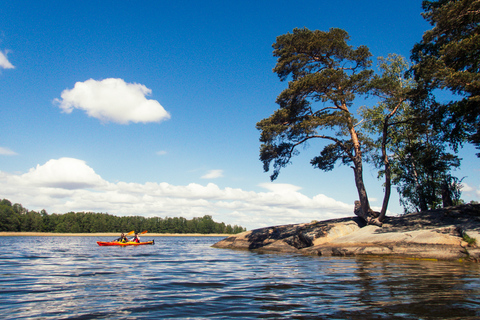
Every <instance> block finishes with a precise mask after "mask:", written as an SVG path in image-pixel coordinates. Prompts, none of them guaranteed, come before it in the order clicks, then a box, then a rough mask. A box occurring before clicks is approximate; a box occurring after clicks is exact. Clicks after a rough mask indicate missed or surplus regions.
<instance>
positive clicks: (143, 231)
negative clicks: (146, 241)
mask: <svg viewBox="0 0 480 320" xmlns="http://www.w3.org/2000/svg"><path fill="white" fill-rule="evenodd" d="M147 232H148V231H147V230H145V231H143V232H142V233H140V234H145V233H147Z"/></svg>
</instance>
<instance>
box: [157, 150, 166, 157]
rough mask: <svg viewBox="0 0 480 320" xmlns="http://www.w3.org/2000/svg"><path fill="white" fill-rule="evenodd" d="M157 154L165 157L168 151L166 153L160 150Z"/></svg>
mask: <svg viewBox="0 0 480 320" xmlns="http://www.w3.org/2000/svg"><path fill="white" fill-rule="evenodd" d="M156 153H157V155H159V156H164V155H166V154H167V151H165V150H160V151H157V152H156Z"/></svg>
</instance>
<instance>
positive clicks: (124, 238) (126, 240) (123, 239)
mask: <svg viewBox="0 0 480 320" xmlns="http://www.w3.org/2000/svg"><path fill="white" fill-rule="evenodd" d="M113 241H116V242H128V241H129V240H128V238H127V236H126V235H125V233H122V235H121V236H120V238H118V239H115V240H113Z"/></svg>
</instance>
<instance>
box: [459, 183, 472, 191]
mask: <svg viewBox="0 0 480 320" xmlns="http://www.w3.org/2000/svg"><path fill="white" fill-rule="evenodd" d="M470 191H473V188H472V187H471V186H469V185H468V184H466V183H464V182H463V183H462V192H470Z"/></svg>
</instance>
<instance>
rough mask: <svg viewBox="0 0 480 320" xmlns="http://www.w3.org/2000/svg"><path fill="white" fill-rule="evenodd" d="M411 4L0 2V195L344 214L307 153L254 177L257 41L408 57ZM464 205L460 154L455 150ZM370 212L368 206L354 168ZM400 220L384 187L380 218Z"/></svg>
mask: <svg viewBox="0 0 480 320" xmlns="http://www.w3.org/2000/svg"><path fill="white" fill-rule="evenodd" d="M421 12H422V10H421V1H420V0H418V1H414V0H405V1H383V2H381V4H379V2H378V1H374V0H365V1H357V0H349V1H344V0H339V1H323V0H317V1H303V0H300V1H283V0H280V1H269V0H260V1H258V0H257V1H249V0H246V1H219V0H218V1H214V0H204V1H193V0H189V1H186V0H177V1H161V0H158V1H142V0H139V1H127V0H124V1H118V0H115V1H108V0H107V1H90V0H87V1H63V0H59V1H49V0H46V1H23V0H19V1H0V16H1V17H2V18H1V19H0V118H1V122H0V199H3V198H6V199H9V200H10V201H12V203H20V204H22V205H23V206H24V207H26V208H27V209H29V210H35V211H39V210H42V209H45V210H46V211H47V212H48V213H49V214H52V213H66V212H70V211H74V212H79V211H92V212H105V213H109V214H113V215H118V216H130V215H139V216H145V217H152V216H159V217H184V218H187V219H191V218H193V217H201V216H204V215H211V216H212V217H213V219H214V220H215V221H217V222H225V223H226V224H232V225H234V224H236V225H240V226H243V227H245V228H247V229H249V230H250V229H255V228H260V227H265V226H272V225H281V224H287V223H304V222H310V221H312V220H318V221H320V220H326V219H331V218H339V217H348V216H353V203H354V201H355V200H356V199H357V198H358V196H357V191H356V188H355V184H354V180H353V171H352V169H351V168H349V167H345V166H336V167H335V169H334V170H333V171H330V172H322V171H320V170H318V169H314V168H313V167H312V166H311V165H310V164H309V160H310V159H311V158H312V157H313V156H314V155H316V154H318V152H319V151H320V150H321V145H320V144H319V145H316V144H315V145H314V144H312V145H311V146H310V147H309V148H300V149H299V150H300V155H299V156H297V157H295V158H293V160H292V163H291V164H290V165H289V166H288V167H286V168H284V169H282V171H281V172H280V175H279V177H278V178H277V179H276V180H275V181H274V182H271V181H270V174H271V173H268V172H267V173H265V172H264V171H263V165H262V162H261V161H260V160H259V148H260V142H259V136H260V133H259V131H258V130H257V129H256V127H255V125H256V123H257V122H258V121H260V120H262V119H264V118H266V117H269V116H270V115H271V114H272V113H273V112H274V110H276V109H277V108H278V105H277V104H276V103H275V100H276V97H277V96H278V95H279V94H280V93H281V91H282V90H283V89H285V88H286V86H287V83H286V82H281V81H280V80H279V78H278V76H276V75H275V74H274V73H273V72H272V69H273V68H274V66H275V63H276V60H275V57H273V55H272V50H273V49H272V44H273V43H274V42H275V39H276V37H277V36H280V35H282V34H285V33H287V32H292V30H293V29H294V28H303V27H306V28H308V29H311V30H315V29H318V30H323V31H328V30H329V29H330V28H342V29H344V30H346V31H347V32H348V33H349V35H350V37H351V40H350V44H351V45H352V46H354V47H356V46H359V45H366V46H368V47H369V48H370V51H371V52H372V54H373V57H374V59H376V58H377V57H379V56H387V55H388V54H389V53H397V54H400V55H403V56H405V57H409V56H410V50H411V48H412V47H413V45H414V44H415V43H416V42H418V41H420V40H421V37H422V34H423V33H424V32H425V31H426V30H428V29H430V26H429V24H428V23H427V22H426V21H425V20H424V19H423V18H422V17H421ZM460 156H461V157H462V158H463V162H462V168H461V170H458V171H457V172H454V174H455V175H456V176H458V177H460V178H462V177H464V180H463V184H464V188H463V196H462V198H463V199H465V200H466V201H471V200H476V201H479V200H480V170H479V165H478V164H479V160H478V158H476V156H475V149H474V148H473V147H471V146H468V145H467V146H465V148H464V149H462V150H461V152H460ZM364 178H365V184H366V187H367V193H368V195H369V198H370V203H371V205H372V207H373V208H377V209H378V208H379V207H380V206H381V202H382V199H383V189H382V182H381V181H379V180H378V179H377V172H376V171H375V170H374V169H373V168H371V167H369V166H368V165H365V168H364ZM401 213H403V209H402V207H401V206H400V205H399V201H398V195H397V193H396V191H395V192H394V194H393V195H392V197H391V200H390V205H389V214H390V215H397V214H401Z"/></svg>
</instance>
